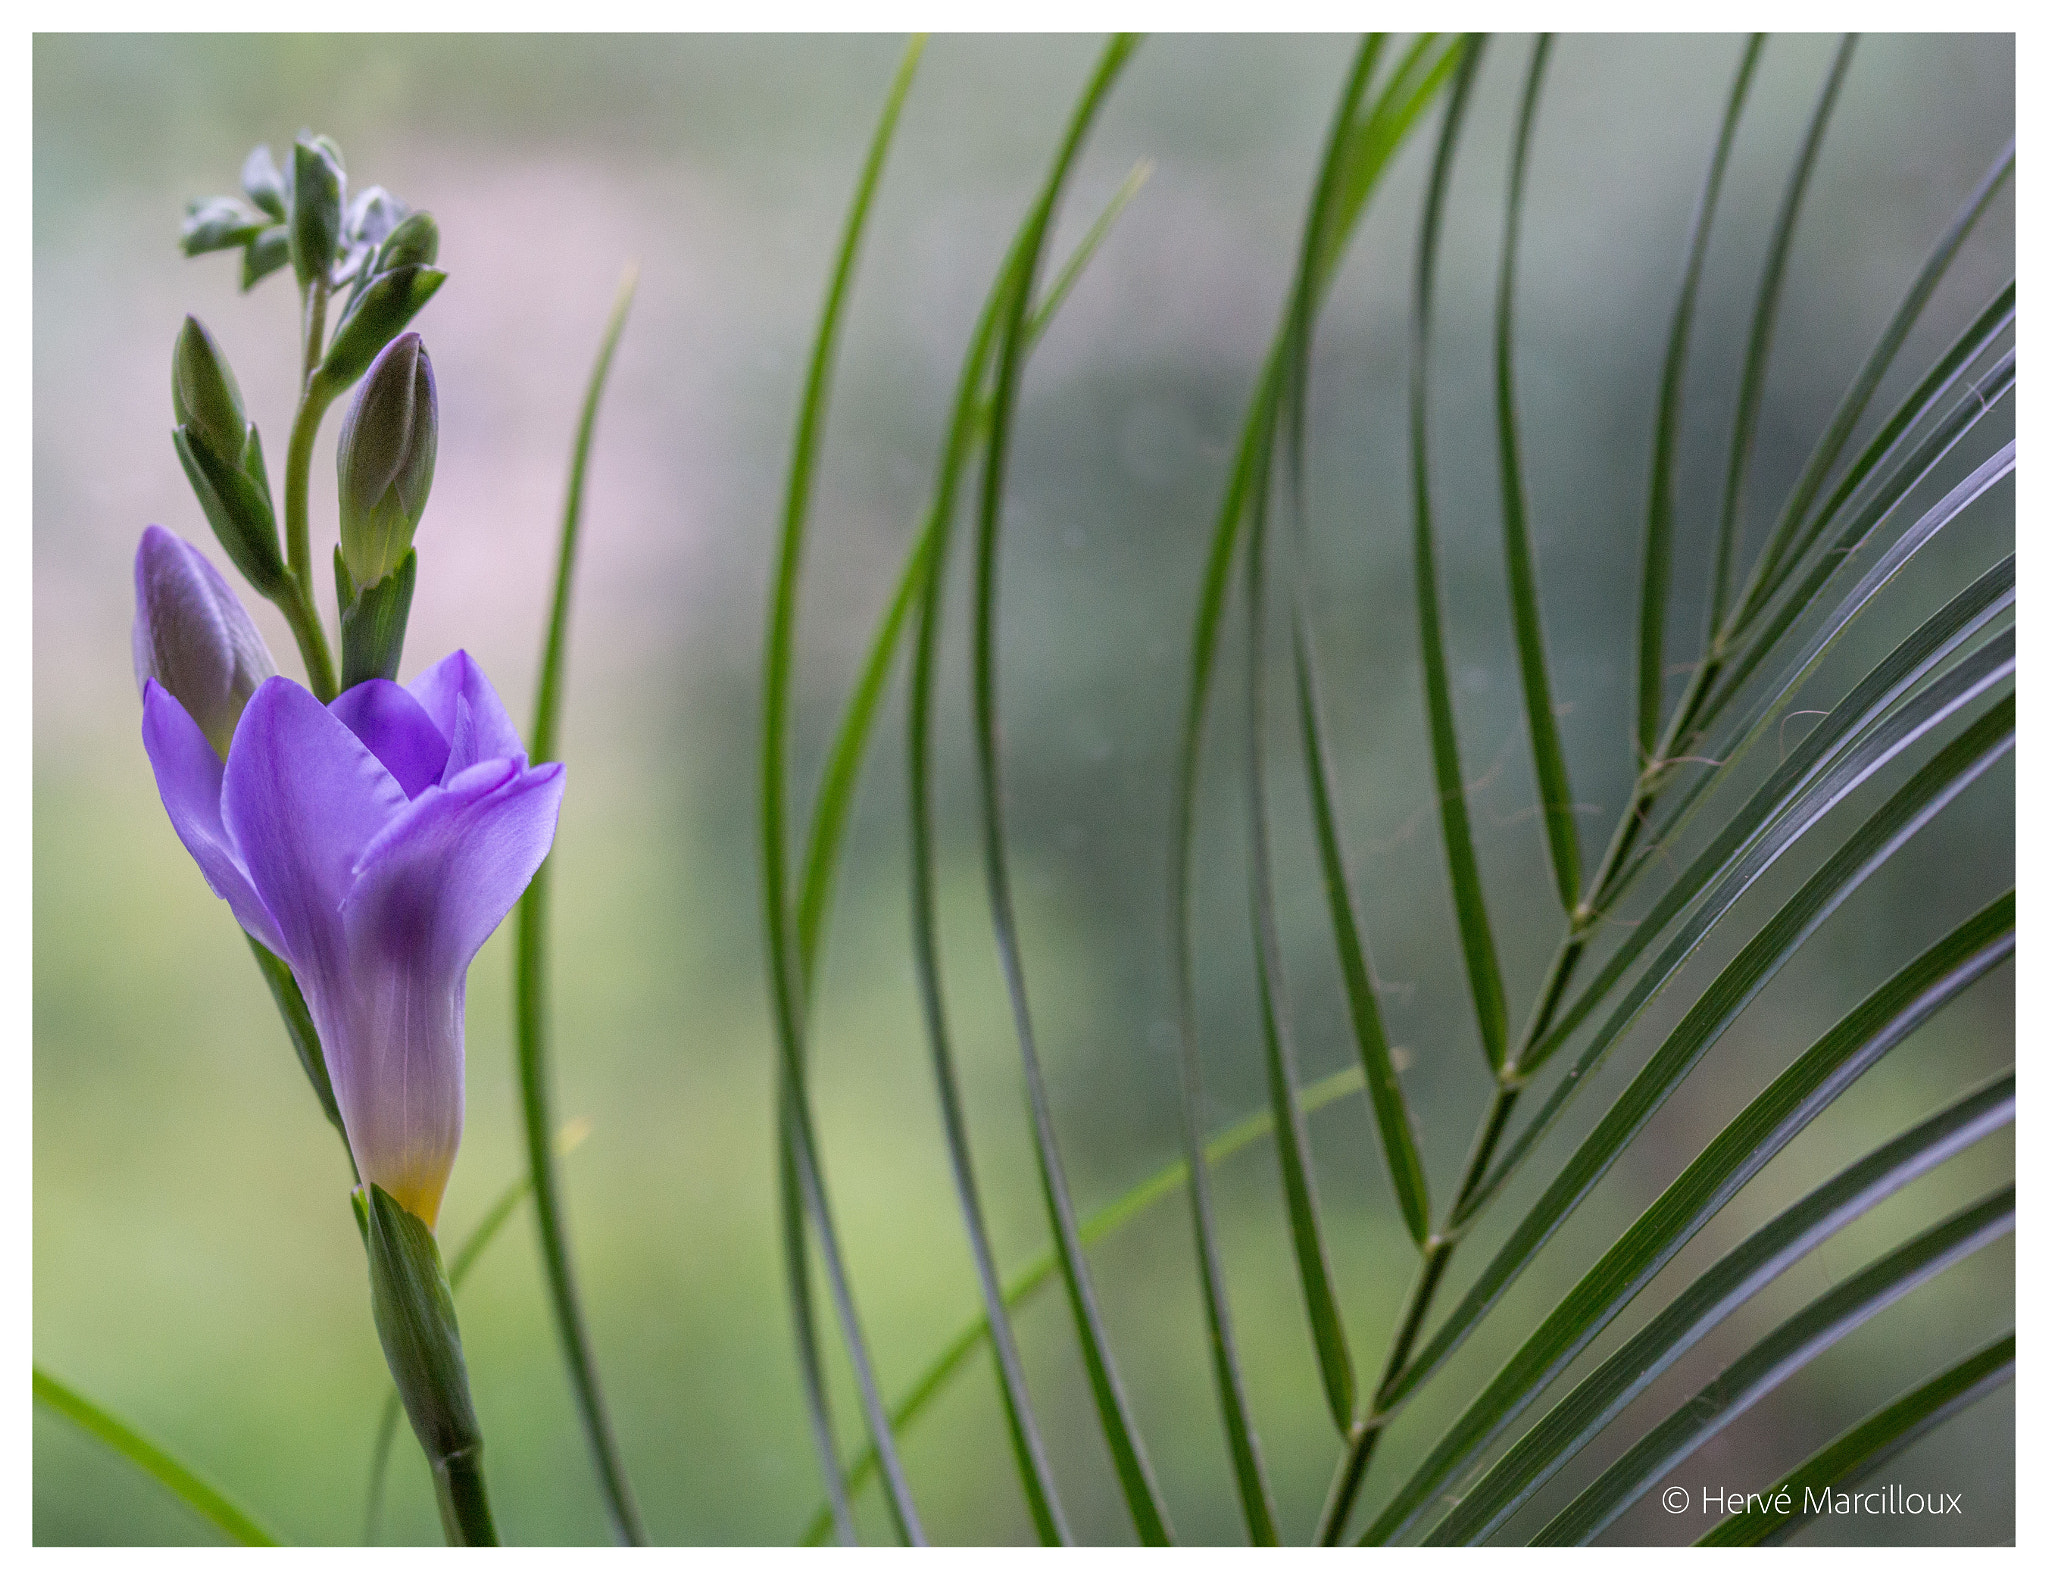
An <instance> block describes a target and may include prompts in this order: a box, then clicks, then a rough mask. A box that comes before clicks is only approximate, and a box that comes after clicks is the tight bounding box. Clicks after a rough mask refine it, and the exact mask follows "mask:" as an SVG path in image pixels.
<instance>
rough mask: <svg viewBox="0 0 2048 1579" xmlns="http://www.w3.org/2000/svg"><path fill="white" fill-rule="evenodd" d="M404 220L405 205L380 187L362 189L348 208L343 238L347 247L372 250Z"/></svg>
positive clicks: (343, 227)
mask: <svg viewBox="0 0 2048 1579" xmlns="http://www.w3.org/2000/svg"><path fill="white" fill-rule="evenodd" d="M403 218H405V205H404V204H403V203H401V202H399V200H398V199H397V198H395V197H393V196H392V195H391V194H390V193H389V192H387V191H385V190H384V188H382V187H381V186H371V187H365V188H364V189H363V190H362V191H361V192H358V193H357V194H356V197H355V200H354V201H353V202H352V203H350V204H349V205H348V221H347V223H346V224H344V225H343V226H342V235H343V236H344V238H345V239H346V240H347V241H348V243H349V245H350V246H352V247H354V246H368V247H372V248H374V247H375V246H376V245H377V244H378V243H379V242H380V241H382V240H383V239H384V238H385V237H386V236H388V235H390V234H391V230H392V227H393V226H395V225H396V224H397V223H398V222H399V221H400V220H401V219H403Z"/></svg>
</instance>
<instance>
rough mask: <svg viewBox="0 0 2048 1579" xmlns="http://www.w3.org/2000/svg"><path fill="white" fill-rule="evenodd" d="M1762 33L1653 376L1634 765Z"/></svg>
mask: <svg viewBox="0 0 2048 1579" xmlns="http://www.w3.org/2000/svg"><path fill="white" fill-rule="evenodd" d="M1763 49H1764V35H1763V34H1761V33H1752V34H1751V35H1750V38H1749V43H1748V44H1747V45H1746V46H1745V47H1744V49H1743V51H1742V59H1741V62H1740V63H1739V64H1738V65H1737V66H1736V68H1735V84H1734V86H1733V87H1732V88H1730V89H1729V90H1728V107H1727V109H1726V110H1725V111H1723V112H1722V115H1721V132H1720V135H1719V137H1718V138H1717V139H1716V140H1715V143H1714V157H1713V161H1712V162H1711V163H1710V164H1709V165H1708V166H1707V183H1706V187H1705V189H1704V190H1703V191H1702V192H1701V193H1700V200H1699V206H1698V208H1697V209H1695V210H1694V213H1693V221H1692V239H1691V240H1690V241H1689V242H1688V243H1687V244H1686V256H1685V275H1684V279H1683V283H1681V284H1680V286H1679V288H1678V304H1677V306H1676V307H1674V308H1673V309H1672V313H1671V337H1670V340H1669V342H1668V344H1667V345H1666V346H1665V349H1664V371H1663V374H1662V376H1661V377H1660V378H1659V379H1658V381H1657V427H1656V437H1655V439H1654V441H1653V446H1652V455H1651V461H1650V499H1649V507H1648V509H1647V510H1646V511H1645V512H1644V521H1643V592H1642V601H1641V606H1640V611H1639V613H1638V615H1637V620H1636V628H1637V640H1636V769H1637V771H1638V772H1641V771H1642V770H1643V769H1644V768H1646V767H1647V766H1648V765H1649V764H1650V762H1651V761H1652V760H1653V756H1654V752H1653V747H1654V744H1655V742H1656V740H1657V738H1658V733H1657V726H1658V721H1659V720H1660V719H1661V718H1662V717H1663V715H1664V624H1665V620H1666V619H1667V617H1668V616H1669V613H1670V603H1671V539H1672V531H1673V523H1674V522H1675V520H1676V518H1677V515H1678V436H1679V426H1680V419H1681V417H1682V415H1683V413H1684V409H1685V376H1686V366H1687V363H1688V361H1689V360H1690V357H1691V352H1692V326H1693V319H1694V316H1695V314H1696V312H1697V310H1698V307H1699V291H1700V276H1701V275H1702V274H1703V273H1704V272H1705V269H1706V262H1707V242H1708V239H1709V238H1710V237H1711V236H1712V234H1713V229H1714V215H1715V212H1716V211H1717V210H1718V209H1719V207H1720V203H1721V183H1722V180H1723V179H1724V178H1725V177H1726V175H1727V173H1728V157H1729V155H1730V153H1732V152H1733V151H1734V147H1735V131H1736V128H1737V127H1738V126H1739V125H1740V124H1741V122H1742V109H1743V105H1744V104H1745V103H1746V102H1747V101H1748V98H1749V86H1750V83H1751V82H1752V81H1753V80H1754V78H1755V76H1756V64H1757V61H1758V60H1759V59H1760V58H1761V57H1762V55H1763Z"/></svg>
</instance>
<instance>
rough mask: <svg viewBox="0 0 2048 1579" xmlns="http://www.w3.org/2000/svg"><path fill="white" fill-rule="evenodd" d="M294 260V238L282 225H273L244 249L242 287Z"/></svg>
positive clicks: (246, 287)
mask: <svg viewBox="0 0 2048 1579" xmlns="http://www.w3.org/2000/svg"><path fill="white" fill-rule="evenodd" d="M291 261H292V238H291V235H290V233H289V232H287V231H286V230H285V228H284V226H282V225H272V226H271V227H270V228H269V229H268V230H266V231H264V232H263V234H262V235H260V236H258V237H257V238H256V239H255V240H254V241H252V242H250V243H249V245H248V246H246V247H244V248H243V249H242V289H243V290H245V291H246V290H248V289H250V288H251V287H252V286H254V285H255V283H256V282H257V281H258V280H260V279H262V278H263V277H264V276H265V275H267V274H270V273H271V272H273V271H274V270H277V269H281V268H283V267H284V266H285V265H286V264H287V263H289V262H291Z"/></svg>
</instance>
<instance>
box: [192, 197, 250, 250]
mask: <svg viewBox="0 0 2048 1579" xmlns="http://www.w3.org/2000/svg"><path fill="white" fill-rule="evenodd" d="M267 223H268V221H267V220H265V219H264V217H263V216H262V215H261V214H259V213H257V212H256V211H255V210H254V209H253V208H251V207H249V205H248V204H246V203H244V202H242V201H241V199H239V198H233V197H198V198H194V199H193V200H192V201H191V202H189V203H187V204H186V205H185V223H184V225H183V226H182V227H181V228H180V230H179V232H178V245H179V246H180V247H182V248H183V249H184V252H185V256H186V257H188V258H196V257H198V256H199V254H200V253H202V252H221V251H224V250H226V249H227V248H229V247H239V246H241V245H243V244H244V243H245V242H248V241H249V240H251V239H252V238H254V237H255V236H256V235H258V234H259V233H260V232H261V231H262V229H263V227H264V225H265V224H267Z"/></svg>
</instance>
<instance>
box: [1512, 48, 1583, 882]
mask: <svg viewBox="0 0 2048 1579" xmlns="http://www.w3.org/2000/svg"><path fill="white" fill-rule="evenodd" d="M1550 43H1551V35H1550V34H1548V33H1545V34H1543V35H1542V36H1541V37H1540V38H1538V39H1537V40H1536V48H1535V50H1534V51H1533V52H1532V53H1531V54H1530V57H1529V80H1528V83H1527V85H1526V86H1525V87H1524V88H1523V90H1522V111H1521V115H1520V117H1519V118H1518V119H1517V121H1516V123H1515V152H1514V162H1513V165H1512V167H1511V168H1512V173H1511V175H1510V176H1509V178H1508V219H1507V234H1506V237H1505V239H1504V240H1503V241H1502V242H1501V253H1500V294H1499V297H1498V299H1497V301H1496V303H1495V306H1494V316H1493V409H1494V423H1495V428H1496V432H1497V434H1498V437H1499V442H1500V524H1501V536H1502V538H1503V540H1504V542H1505V546H1506V552H1507V563H1508V592H1509V603H1510V606H1511V608H1512V610H1513V613H1514V621H1515V656H1516V659H1517V660H1518V663H1519V665H1520V668H1521V673H1522V706H1523V711H1524V713H1526V715H1527V716H1528V720H1529V749H1530V751H1531V753H1532V754H1533V755H1534V756H1535V759H1536V787H1537V790H1538V792H1539V793H1540V794H1541V796H1542V798H1543V832H1544V836H1545V839H1546V840H1547V842H1548V843H1549V846H1550V871H1551V875H1552V876H1553V877H1555V878H1556V879H1557V898H1558V903H1559V904H1561V905H1563V906H1564V912H1565V914H1566V915H1567V916H1571V915H1572V914H1573V913H1574V912H1575V911H1576V910H1577V909H1578V905H1579V830H1578V825H1577V823H1576V822H1575V821H1574V820H1573V811H1572V806H1573V801H1572V786H1571V775H1570V774H1569V773H1568V772H1567V771H1566V769H1565V761H1564V743H1563V742H1562V741H1561V740H1560V739H1559V738H1558V734H1557V709H1556V708H1555V706H1553V705H1552V703H1551V700H1550V670H1549V666H1548V664H1547V662H1546V661H1545V659H1544V656H1543V615H1542V610H1541V606H1540V603H1539V600H1538V598H1537V593H1536V556H1535V552H1534V551H1533V550H1532V549H1531V548H1530V546H1529V496H1528V489H1527V488H1526V487H1525V486H1524V485H1523V482H1522V441H1521V436H1520V435H1519V433H1518V432H1517V431H1516V422H1515V253H1516V251H1517V249H1518V248H1519V246H1520V244H1521V239H1522V198H1523V193H1524V190H1525V188H1526V186H1527V181H1528V174H1529V140H1530V134H1531V133H1532V132H1533V131H1534V130H1535V126H1536V102H1537V99H1538V98H1539V96H1540V95H1541V94H1542V91H1543V68H1544V67H1545V65H1547V64H1548V63H1549V60H1550Z"/></svg>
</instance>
